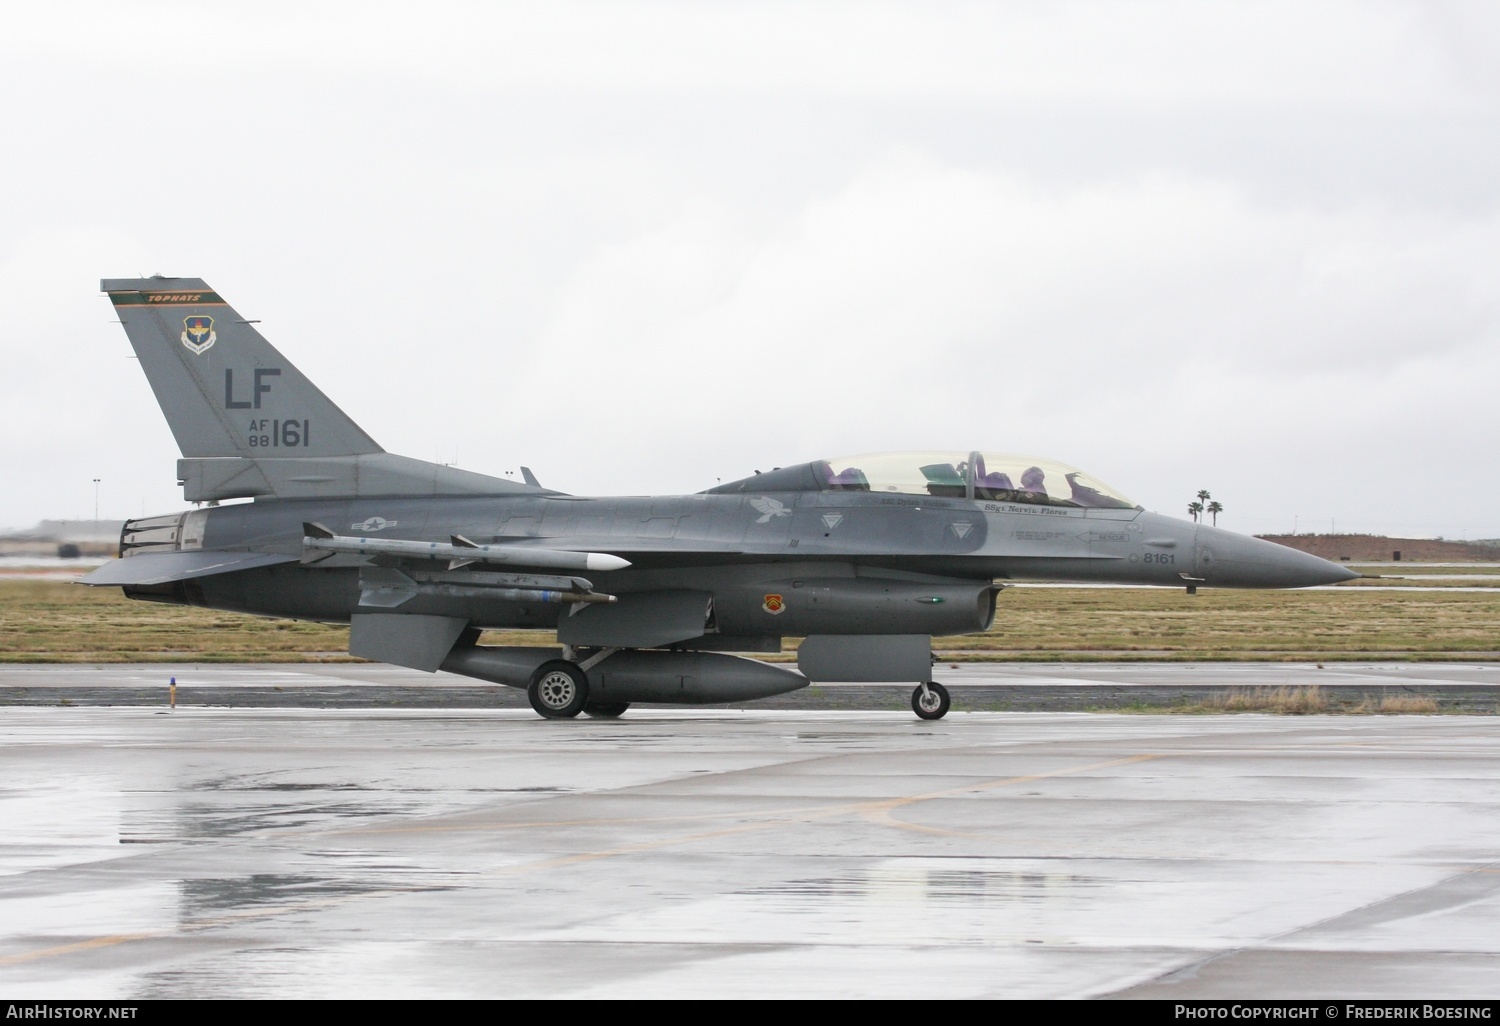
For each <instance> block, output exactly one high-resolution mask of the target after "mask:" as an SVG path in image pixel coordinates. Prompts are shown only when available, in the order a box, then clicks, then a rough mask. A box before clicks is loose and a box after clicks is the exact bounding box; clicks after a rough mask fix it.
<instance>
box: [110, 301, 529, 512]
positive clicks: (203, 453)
mask: <svg viewBox="0 0 1500 1026" xmlns="http://www.w3.org/2000/svg"><path fill="white" fill-rule="evenodd" d="M99 287H100V288H101V289H103V290H104V291H105V292H107V293H109V298H110V301H111V302H113V303H114V306H115V310H116V312H117V313H118V314H119V315H120V322H121V323H122V324H124V325H125V334H126V335H127V336H128V337H129V339H130V344H131V346H132V347H133V348H134V349H135V352H136V355H137V356H138V357H140V362H141V369H142V370H144V371H145V372H146V378H147V380H148V381H150V383H151V390H152V391H153V392H154V393H155V394H156V401H157V402H158V403H159V404H160V405H161V409H162V413H164V414H165V415H166V418H167V423H168V425H170V426H171V429H172V435H173V436H174V437H175V438H176V439H177V446H178V448H179V449H181V450H182V455H183V456H184V457H185V458H184V459H182V460H180V461H179V462H178V477H179V479H180V480H181V483H182V484H183V487H184V488H185V489H186V492H187V498H188V499H189V500H192V501H204V500H212V499H226V498H239V497H244V496H257V497H268V498H269V497H274V498H304V497H320V498H328V497H341V496H349V497H353V496H364V495H400V496H417V495H420V496H428V495H476V494H481V495H494V494H503V493H510V492H515V491H532V489H529V488H526V487H525V486H523V485H518V484H516V483H514V482H511V481H504V480H501V479H499V478H492V477H487V476H485V475H483V474H474V473H470V472H468V471H462V470H456V469H455V468H452V467H444V466H441V465H439V464H435V463H424V462H423V461H421V460H413V459H408V458H406V457H403V456H394V455H391V454H389V453H387V452H386V451H385V450H384V449H382V448H381V447H380V446H379V445H377V444H376V443H375V440H374V439H373V438H371V437H370V436H369V435H367V434H365V432H364V431H363V430H362V429H361V428H360V426H359V425H358V424H356V423H354V421H352V420H350V419H349V416H348V414H346V413H344V411H343V410H341V409H339V408H338V407H337V406H335V405H334V404H333V402H332V400H330V399H329V398H328V397H327V396H326V395H324V394H323V393H322V392H321V391H320V390H319V389H318V387H317V386H316V385H314V384H313V383H312V382H311V381H309V380H308V379H307V378H306V377H305V376H304V375H303V374H302V372H301V371H299V370H298V369H297V368H296V367H295V366H294V365H293V364H292V362H291V361H290V360H288V359H287V358H286V357H284V356H282V355H281V353H279V352H277V351H276V348H275V347H274V346H272V345H271V343H269V342H267V341H266V340H265V338H264V337H263V336H262V335H261V333H260V332H259V331H257V330H255V327H254V326H253V325H252V324H251V323H250V322H249V321H246V320H245V319H244V318H242V317H240V315H239V314H237V313H236V312H235V311H234V309H233V308H232V307H230V306H229V304H228V303H226V302H224V300H223V299H221V298H220V297H219V296H218V294H217V293H215V292H214V291H213V290H212V289H210V288H209V287H208V285H207V284H205V283H204V282H203V280H202V279H200V278H160V277H158V278H106V279H104V280H103V281H101V282H100V283H99Z"/></svg>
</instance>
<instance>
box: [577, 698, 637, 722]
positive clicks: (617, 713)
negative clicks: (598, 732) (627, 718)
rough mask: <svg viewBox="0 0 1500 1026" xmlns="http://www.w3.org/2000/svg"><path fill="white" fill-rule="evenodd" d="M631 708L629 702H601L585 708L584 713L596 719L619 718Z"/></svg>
mask: <svg viewBox="0 0 1500 1026" xmlns="http://www.w3.org/2000/svg"><path fill="white" fill-rule="evenodd" d="M629 708H630V703H629V702H600V703H599V704H598V705H591V706H589V707H588V708H586V709H584V710H583V714H584V715H585V716H592V717H593V718H594V719H596V720H618V719H619V718H620V717H621V716H622V715H624V713H625V710H626V709H629Z"/></svg>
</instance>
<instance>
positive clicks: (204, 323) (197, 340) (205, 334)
mask: <svg viewBox="0 0 1500 1026" xmlns="http://www.w3.org/2000/svg"><path fill="white" fill-rule="evenodd" d="M218 340H219V336H218V335H216V334H214V319H213V318H212V317H184V318H183V319H182V344H183V345H185V346H187V347H188V348H189V349H191V350H192V351H193V352H194V353H197V354H198V355H200V356H201V355H203V354H204V353H206V352H208V350H209V349H211V348H212V347H213V344H214V343H215V342H217V341H218Z"/></svg>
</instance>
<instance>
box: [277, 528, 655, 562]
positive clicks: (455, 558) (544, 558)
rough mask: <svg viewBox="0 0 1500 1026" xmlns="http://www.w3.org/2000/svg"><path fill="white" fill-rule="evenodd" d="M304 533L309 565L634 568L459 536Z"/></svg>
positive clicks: (602, 558)
mask: <svg viewBox="0 0 1500 1026" xmlns="http://www.w3.org/2000/svg"><path fill="white" fill-rule="evenodd" d="M302 534H303V538H302V561H303V562H305V563H316V562H318V561H319V560H321V559H326V558H328V557H329V556H331V555H334V554H335V553H341V552H342V553H350V554H352V555H356V556H394V557H397V558H399V559H429V560H447V561H448V564H449V569H456V568H457V567H461V566H467V565H469V564H472V563H491V564H502V565H509V566H540V567H549V568H553V569H560V570H623V569H625V568H626V567H628V566H629V565H630V561H629V560H627V559H621V558H620V557H619V556H612V555H610V554H609V553H607V552H568V551H565V550H563V549H540V548H531V547H530V546H525V547H523V546H519V545H477V544H475V543H474V542H472V541H469V539H467V538H465V537H463V536H462V535H455V536H454V537H453V539H452V541H449V542H425V541H407V540H405V539H400V538H353V537H349V536H347V535H338V534H334V533H333V532H332V531H330V530H329V529H328V528H326V527H324V526H323V525H322V524H303V525H302Z"/></svg>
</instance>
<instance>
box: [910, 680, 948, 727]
mask: <svg viewBox="0 0 1500 1026" xmlns="http://www.w3.org/2000/svg"><path fill="white" fill-rule="evenodd" d="M952 704H953V700H952V699H950V698H949V697H948V689H947V688H945V687H943V686H942V685H941V684H939V683H938V682H937V681H928V682H927V683H926V684H920V685H918V686H917V689H916V690H915V691H913V692H912V693H911V711H912V712H914V713H916V714H917V715H918V716H920V717H921V718H922V719H924V720H940V719H942V718H943V717H944V716H946V715H948V707H949V706H950V705H952Z"/></svg>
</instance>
